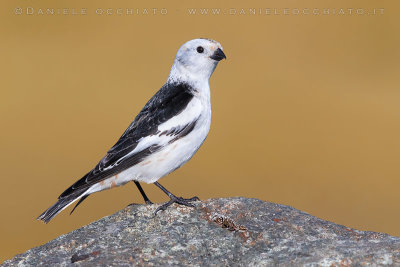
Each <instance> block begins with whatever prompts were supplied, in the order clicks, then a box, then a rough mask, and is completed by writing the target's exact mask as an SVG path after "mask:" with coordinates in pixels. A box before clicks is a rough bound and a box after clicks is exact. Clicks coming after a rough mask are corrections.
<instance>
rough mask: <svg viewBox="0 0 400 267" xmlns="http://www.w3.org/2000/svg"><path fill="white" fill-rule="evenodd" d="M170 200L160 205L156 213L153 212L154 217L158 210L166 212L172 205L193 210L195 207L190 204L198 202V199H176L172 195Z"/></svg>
mask: <svg viewBox="0 0 400 267" xmlns="http://www.w3.org/2000/svg"><path fill="white" fill-rule="evenodd" d="M170 198H171V199H170V201H168V202H166V203H164V204H162V205H161V206H160V207H158V208H157V209H156V211H155V212H154V216H155V215H157V212H159V211H160V210H166V209H167V208H168V207H169V206H171V205H172V204H174V203H177V204H179V205H183V206H186V207H192V208H194V207H195V206H194V205H193V204H192V203H190V202H192V201H197V200H200V199H199V198H198V197H192V198H182V197H176V196H174V195H171V196H170Z"/></svg>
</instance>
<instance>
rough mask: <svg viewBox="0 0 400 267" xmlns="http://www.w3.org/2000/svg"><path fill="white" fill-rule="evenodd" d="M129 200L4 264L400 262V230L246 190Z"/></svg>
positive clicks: (289, 264) (352, 263) (321, 263)
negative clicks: (163, 206)
mask: <svg viewBox="0 0 400 267" xmlns="http://www.w3.org/2000/svg"><path fill="white" fill-rule="evenodd" d="M196 205H197V207H196V208H188V207H182V206H177V205H173V206H171V207H169V208H168V209H167V210H166V211H164V212H159V213H158V215H157V216H156V217H154V216H153V212H154V211H155V209H156V208H157V207H158V205H130V206H128V207H127V208H125V209H123V210H121V211H119V212H117V213H115V214H113V215H111V216H108V217H105V218H103V219H100V220H99V221H97V222H94V223H91V224H89V225H87V226H85V227H82V228H80V229H78V230H76V231H73V232H71V233H68V234H66V235H63V236H60V237H58V238H56V239H54V240H52V241H50V242H49V243H47V244H45V245H43V246H40V247H36V248H33V249H31V250H29V251H27V252H25V253H23V254H20V255H17V256H16V257H14V258H13V259H11V260H8V261H5V262H4V263H3V265H2V266H60V265H61V266H132V265H135V266H136V265H139V266H188V265H190V266H192V265H193V266H221V265H227V266H266V265H268V266H269V265H285V266H292V265H312V266H317V265H319V266H364V265H379V266H381V265H393V266H400V238H398V237H393V236H389V235H386V234H382V233H374V232H363V231H357V230H354V229H350V228H347V227H345V226H342V225H337V224H334V223H331V222H327V221H324V220H321V219H318V218H316V217H314V216H311V215H309V214H307V213H304V212H302V211H299V210H296V209H294V208H292V207H288V206H284V205H278V204H273V203H269V202H264V201H261V200H257V199H248V198H227V199H210V200H206V201H203V202H196Z"/></svg>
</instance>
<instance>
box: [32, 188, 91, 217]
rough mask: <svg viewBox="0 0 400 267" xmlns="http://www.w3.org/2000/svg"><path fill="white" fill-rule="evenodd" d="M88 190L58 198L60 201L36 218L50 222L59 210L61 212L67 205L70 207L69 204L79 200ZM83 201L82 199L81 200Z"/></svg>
mask: <svg viewBox="0 0 400 267" xmlns="http://www.w3.org/2000/svg"><path fill="white" fill-rule="evenodd" d="M85 191H86V190H84V191H82V190H80V191H78V192H72V193H71V194H69V195H67V196H64V197H60V198H59V199H58V201H57V202H56V203H55V204H54V205H53V206H51V207H50V208H48V209H47V210H46V211H45V212H43V213H42V214H40V216H39V217H37V219H36V220H42V221H44V222H45V223H48V222H49V221H50V220H51V219H53V218H54V216H56V215H57V214H58V213H59V212H61V211H62V210H63V209H65V208H66V207H68V205H70V204H72V202H74V201H75V200H77V199H78V198H80V197H81V196H82V195H83V194H84V193H85ZM86 197H87V196H84V197H83V198H86ZM80 202H81V201H80ZM74 209H75V208H74Z"/></svg>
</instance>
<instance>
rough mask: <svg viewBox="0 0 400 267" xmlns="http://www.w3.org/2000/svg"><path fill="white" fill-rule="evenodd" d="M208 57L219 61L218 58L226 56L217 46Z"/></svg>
mask: <svg viewBox="0 0 400 267" xmlns="http://www.w3.org/2000/svg"><path fill="white" fill-rule="evenodd" d="M210 58H212V59H214V60H216V61H220V60H222V59H224V58H225V59H226V56H225V54H224V51H222V50H221V49H219V48H218V49H217V50H215V52H214V54H212V55H211V56H210Z"/></svg>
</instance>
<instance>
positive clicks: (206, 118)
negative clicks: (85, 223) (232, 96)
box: [87, 100, 211, 194]
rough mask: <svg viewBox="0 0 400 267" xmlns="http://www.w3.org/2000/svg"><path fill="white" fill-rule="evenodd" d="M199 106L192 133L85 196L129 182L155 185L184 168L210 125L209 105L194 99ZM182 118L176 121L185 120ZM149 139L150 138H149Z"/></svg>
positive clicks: (100, 184)
mask: <svg viewBox="0 0 400 267" xmlns="http://www.w3.org/2000/svg"><path fill="white" fill-rule="evenodd" d="M196 101H197V103H201V102H202V103H201V108H200V111H199V118H198V120H197V122H196V125H195V127H194V128H193V130H192V131H191V132H190V133H189V134H187V135H186V136H184V137H182V138H180V139H178V140H176V141H175V142H173V143H171V144H165V146H164V147H162V148H161V150H159V151H157V152H155V153H153V154H151V155H150V156H148V157H146V158H145V159H144V160H143V161H142V162H140V163H138V164H136V165H134V166H132V167H130V168H129V169H126V170H125V171H122V172H120V173H119V174H117V175H115V176H112V177H110V178H108V179H106V180H104V181H102V182H100V183H98V184H95V185H93V186H92V187H91V188H90V189H89V190H88V191H87V193H88V194H91V193H94V192H97V191H101V190H105V189H109V188H113V187H116V186H120V185H123V184H126V183H127V182H129V181H132V180H135V181H139V182H145V183H154V182H156V181H157V180H158V179H160V178H161V177H163V176H165V175H167V174H169V173H170V172H172V171H174V170H176V169H177V168H179V167H181V166H182V165H184V164H185V163H186V162H187V161H188V160H189V159H190V158H191V157H192V156H193V155H194V154H195V153H196V151H197V150H198V149H199V148H200V146H201V145H202V143H203V142H204V140H205V139H206V137H207V135H208V132H209V130H210V125H211V108H210V104H209V101H208V103H207V102H205V103H204V101H200V100H196ZM188 108H193V110H198V109H199V107H198V106H197V105H196V106H193V107H188ZM184 120H185V118H184V117H183V118H182V119H181V120H179V118H178V120H177V121H178V122H179V121H182V122H183V121H184ZM153 138H154V137H153ZM149 139H150V138H149Z"/></svg>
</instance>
